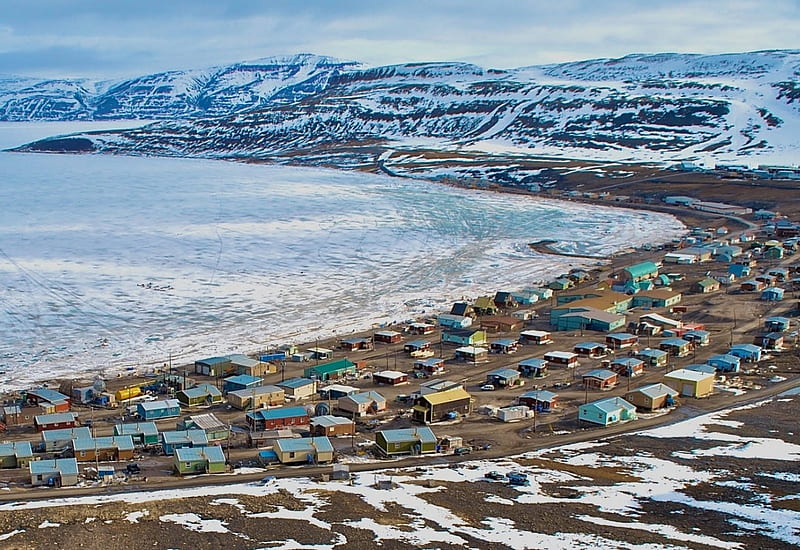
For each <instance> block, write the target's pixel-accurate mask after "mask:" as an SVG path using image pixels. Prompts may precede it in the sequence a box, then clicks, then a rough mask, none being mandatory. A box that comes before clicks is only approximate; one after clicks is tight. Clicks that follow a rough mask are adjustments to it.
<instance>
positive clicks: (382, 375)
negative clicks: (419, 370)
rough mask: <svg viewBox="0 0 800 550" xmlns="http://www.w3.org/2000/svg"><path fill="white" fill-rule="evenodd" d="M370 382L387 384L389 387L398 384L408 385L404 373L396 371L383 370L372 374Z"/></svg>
mask: <svg viewBox="0 0 800 550" xmlns="http://www.w3.org/2000/svg"><path fill="white" fill-rule="evenodd" d="M372 381H373V382H374V383H375V384H388V385H390V386H397V385H399V384H406V383H408V375H407V374H406V373H404V372H399V371H396V370H384V371H380V372H376V373H373V375H372Z"/></svg>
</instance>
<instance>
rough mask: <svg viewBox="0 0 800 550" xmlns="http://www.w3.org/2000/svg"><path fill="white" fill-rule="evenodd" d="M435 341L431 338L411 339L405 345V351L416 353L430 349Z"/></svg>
mask: <svg viewBox="0 0 800 550" xmlns="http://www.w3.org/2000/svg"><path fill="white" fill-rule="evenodd" d="M431 346H433V342H431V341H430V340H411V341H410V342H406V343H405V344H404V345H403V351H405V352H406V353H414V352H416V351H424V350H426V349H430V348H431Z"/></svg>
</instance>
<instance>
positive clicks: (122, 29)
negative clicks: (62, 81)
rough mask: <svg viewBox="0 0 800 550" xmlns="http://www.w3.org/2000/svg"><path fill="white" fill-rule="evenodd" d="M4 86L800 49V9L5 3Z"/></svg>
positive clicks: (742, 3)
mask: <svg viewBox="0 0 800 550" xmlns="http://www.w3.org/2000/svg"><path fill="white" fill-rule="evenodd" d="M0 9H2V17H0V74H15V75H26V76H42V77H91V78H119V77H129V76H137V75H141V74H148V73H153V72H158V71H163V70H169V69H186V68H204V67H209V66H215V65H223V64H228V63H235V62H238V61H247V60H252V59H258V58H260V57H268V56H272V55H285V54H293V53H299V52H311V53H317V54H322V55H329V56H333V57H338V58H341V59H349V60H356V61H361V62H364V63H366V64H368V65H385V64H391V63H403V62H410V61H466V62H471V63H475V64H478V65H481V66H483V67H495V68H511V67H520V66H525V65H535V64H541V63H554V62H561V61H575V60H580V59H589V58H596V57H619V56H623V55H625V54H628V53H642V52H647V53H651V52H664V51H670V52H693V53H725V52H740V51H752V50H763V49H784V48H785V49H800V32H798V29H800V1H798V0H706V1H700V0H671V1H667V0H528V1H526V0H423V1H420V0H404V1H382V0H327V1H326V0H305V1H304V0H293V1H282V0H262V1H254V0H248V1H244V0H240V1H237V0H233V1H226V0H158V1H155V0H136V1H127V0H2V2H0Z"/></svg>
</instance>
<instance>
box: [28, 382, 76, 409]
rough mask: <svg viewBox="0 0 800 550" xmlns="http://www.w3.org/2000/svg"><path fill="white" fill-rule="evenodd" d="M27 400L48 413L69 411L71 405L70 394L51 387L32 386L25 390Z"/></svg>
mask: <svg viewBox="0 0 800 550" xmlns="http://www.w3.org/2000/svg"><path fill="white" fill-rule="evenodd" d="M25 402H26V403H27V404H29V405H34V406H38V407H41V408H42V411H43V412H45V413H48V414H53V413H61V412H67V411H69V410H70V407H71V404H72V403H71V399H70V397H69V396H67V395H64V394H63V393H61V392H57V391H55V390H51V389H49V388H32V389H29V390H27V391H26V392H25Z"/></svg>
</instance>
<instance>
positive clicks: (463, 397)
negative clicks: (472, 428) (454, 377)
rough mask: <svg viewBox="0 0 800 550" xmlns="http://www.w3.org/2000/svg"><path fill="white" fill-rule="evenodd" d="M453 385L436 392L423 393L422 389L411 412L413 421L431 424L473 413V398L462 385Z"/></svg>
mask: <svg viewBox="0 0 800 550" xmlns="http://www.w3.org/2000/svg"><path fill="white" fill-rule="evenodd" d="M453 384H454V383H451V384H450V386H449V388H448V389H444V390H443V391H436V392H428V391H423V390H422V387H420V391H421V395H420V396H419V397H417V398H416V400H415V401H414V406H413V407H412V410H411V411H412V419H413V420H414V421H416V422H420V423H422V424H430V423H432V422H438V421H441V420H447V419H452V418H458V417H459V416H462V415H466V414H469V413H470V412H471V411H472V396H471V395H470V394H469V393H467V391H466V390H465V389H464V388H463V386H461V385H460V384H459V385H457V386H454V385H453ZM438 387H443V386H441V385H439V386H438ZM444 387H447V386H444Z"/></svg>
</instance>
